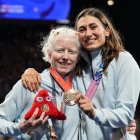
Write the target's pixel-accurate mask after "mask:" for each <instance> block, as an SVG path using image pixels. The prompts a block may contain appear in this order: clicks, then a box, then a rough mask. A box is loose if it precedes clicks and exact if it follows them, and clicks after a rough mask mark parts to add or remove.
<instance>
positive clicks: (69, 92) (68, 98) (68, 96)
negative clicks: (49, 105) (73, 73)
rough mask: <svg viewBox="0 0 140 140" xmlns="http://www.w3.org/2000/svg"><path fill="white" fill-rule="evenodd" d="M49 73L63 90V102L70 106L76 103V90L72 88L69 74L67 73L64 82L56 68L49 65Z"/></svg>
mask: <svg viewBox="0 0 140 140" xmlns="http://www.w3.org/2000/svg"><path fill="white" fill-rule="evenodd" d="M50 73H51V75H52V76H53V78H54V79H55V80H56V82H57V83H58V84H59V85H60V86H61V88H62V89H63V90H64V92H65V94H64V96H63V101H64V102H65V104H66V105H70V106H72V105H75V104H76V101H75V98H76V96H77V94H78V92H77V91H76V90H75V89H72V84H71V79H70V75H68V79H67V82H66V81H64V79H63V78H62V77H61V76H60V75H59V74H58V73H57V72H56V70H55V69H54V68H53V67H50Z"/></svg>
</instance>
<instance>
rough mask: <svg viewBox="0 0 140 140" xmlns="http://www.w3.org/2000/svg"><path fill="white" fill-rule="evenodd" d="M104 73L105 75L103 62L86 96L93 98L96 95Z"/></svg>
mask: <svg viewBox="0 0 140 140" xmlns="http://www.w3.org/2000/svg"><path fill="white" fill-rule="evenodd" d="M102 75H103V64H101V65H100V66H99V71H97V72H96V73H95V75H94V77H93V80H92V81H91V83H90V85H89V87H88V90H87V92H86V94H85V95H86V96H87V97H88V98H89V99H90V100H92V99H93V97H94V95H95V92H96V90H97V87H98V85H99V82H100V80H101V79H102Z"/></svg>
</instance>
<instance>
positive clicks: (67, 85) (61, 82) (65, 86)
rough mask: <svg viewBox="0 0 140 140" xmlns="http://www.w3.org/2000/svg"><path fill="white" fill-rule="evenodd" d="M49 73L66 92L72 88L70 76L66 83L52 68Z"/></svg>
mask: <svg viewBox="0 0 140 140" xmlns="http://www.w3.org/2000/svg"><path fill="white" fill-rule="evenodd" d="M49 71H50V74H51V75H52V76H53V78H54V79H55V81H56V82H57V83H58V84H59V85H60V87H61V88H62V89H63V90H64V91H68V90H70V89H71V88H72V83H71V78H70V74H69V75H68V78H67V81H64V79H63V78H62V77H61V76H60V75H59V74H58V73H57V71H56V70H55V69H54V68H53V67H50V69H49Z"/></svg>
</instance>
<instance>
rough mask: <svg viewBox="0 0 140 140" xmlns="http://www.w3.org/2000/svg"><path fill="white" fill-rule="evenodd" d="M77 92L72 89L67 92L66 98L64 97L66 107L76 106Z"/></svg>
mask: <svg viewBox="0 0 140 140" xmlns="http://www.w3.org/2000/svg"><path fill="white" fill-rule="evenodd" d="M76 93H77V92H76V90H74V89H70V90H68V91H67V92H65V94H64V96H63V101H64V102H65V103H66V105H70V106H71V105H75V104H76V102H75V97H76V95H77V94H76Z"/></svg>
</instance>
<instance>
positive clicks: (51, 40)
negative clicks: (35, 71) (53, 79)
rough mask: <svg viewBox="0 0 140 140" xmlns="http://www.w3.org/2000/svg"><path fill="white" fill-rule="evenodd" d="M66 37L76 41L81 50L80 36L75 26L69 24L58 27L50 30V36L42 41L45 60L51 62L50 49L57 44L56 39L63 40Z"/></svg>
mask: <svg viewBox="0 0 140 140" xmlns="http://www.w3.org/2000/svg"><path fill="white" fill-rule="evenodd" d="M64 38H68V39H69V41H70V42H71V41H72V42H75V45H76V46H77V47H78V50H80V42H79V37H78V34H77V32H76V31H75V30H74V28H71V27H68V26H61V27H56V28H55V29H52V30H51V31H50V34H49V35H48V36H46V37H44V38H43V41H42V43H41V46H42V52H43V55H44V56H43V59H44V61H46V62H50V60H49V55H48V54H49V50H51V49H52V48H53V47H54V46H55V45H57V44H55V42H56V40H58V39H62V40H63V39H64Z"/></svg>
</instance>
